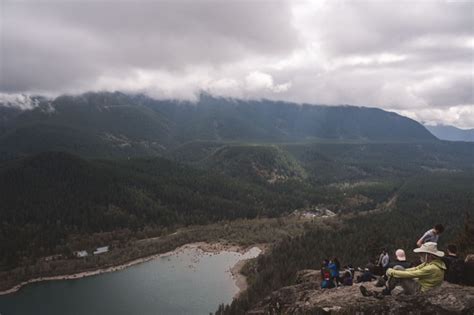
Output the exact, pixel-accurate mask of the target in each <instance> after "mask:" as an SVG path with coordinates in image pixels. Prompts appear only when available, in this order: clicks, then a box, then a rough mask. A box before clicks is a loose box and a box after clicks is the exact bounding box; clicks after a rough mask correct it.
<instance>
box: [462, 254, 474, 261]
mask: <svg viewBox="0 0 474 315" xmlns="http://www.w3.org/2000/svg"><path fill="white" fill-rule="evenodd" d="M464 262H466V263H470V262H474V254H469V255H467V256H466V259H465V260H464Z"/></svg>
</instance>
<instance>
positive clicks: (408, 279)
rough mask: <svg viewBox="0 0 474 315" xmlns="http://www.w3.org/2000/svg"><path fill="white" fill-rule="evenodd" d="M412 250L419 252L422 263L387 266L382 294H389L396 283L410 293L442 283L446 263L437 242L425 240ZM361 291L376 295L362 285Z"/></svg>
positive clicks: (425, 289) (423, 290)
mask: <svg viewBox="0 0 474 315" xmlns="http://www.w3.org/2000/svg"><path fill="white" fill-rule="evenodd" d="M413 251H414V252H415V253H418V254H420V260H421V262H422V264H421V265H419V266H416V267H414V268H408V269H404V268H403V267H400V266H396V267H394V268H389V269H388V270H387V273H386V274H387V276H388V277H389V280H388V282H387V287H386V288H385V289H384V290H383V291H382V293H383V295H389V294H390V292H391V291H392V290H393V289H394V288H395V287H396V286H397V285H400V286H401V287H402V288H403V291H404V293H405V294H410V295H412V294H416V293H419V292H426V291H428V290H430V289H432V288H435V287H437V286H440V285H441V283H443V280H444V272H445V270H446V265H445V264H444V262H443V261H442V260H441V259H440V258H441V257H443V256H444V252H442V251H439V250H438V247H437V244H436V243H434V242H427V243H424V244H423V245H421V247H420V248H415V249H414V250H413ZM361 292H362V294H363V295H371V296H376V297H378V296H377V295H376V294H374V293H373V292H368V291H367V289H365V288H362V287H361Z"/></svg>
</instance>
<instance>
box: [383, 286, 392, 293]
mask: <svg viewBox="0 0 474 315" xmlns="http://www.w3.org/2000/svg"><path fill="white" fill-rule="evenodd" d="M382 294H383V295H391V294H392V293H391V292H390V290H389V289H388V288H385V289H383V290H382Z"/></svg>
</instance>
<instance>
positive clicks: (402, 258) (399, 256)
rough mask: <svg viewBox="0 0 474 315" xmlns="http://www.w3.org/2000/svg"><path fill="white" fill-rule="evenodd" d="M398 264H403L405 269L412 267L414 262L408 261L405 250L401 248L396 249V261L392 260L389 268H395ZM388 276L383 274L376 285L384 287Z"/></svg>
mask: <svg viewBox="0 0 474 315" xmlns="http://www.w3.org/2000/svg"><path fill="white" fill-rule="evenodd" d="M396 266H401V267H403V269H408V268H411V267H412V263H411V262H409V261H407V258H406V255H405V251H404V250H403V249H401V248H399V249H397V250H396V251H395V261H392V262H390V263H389V264H388V268H395V267H396ZM387 280H388V277H387V275H386V274H384V275H383V276H381V277H380V278H379V279H378V281H377V283H376V284H375V286H376V287H383V286H385V283H386V281H387Z"/></svg>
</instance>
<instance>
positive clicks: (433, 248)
mask: <svg viewBox="0 0 474 315" xmlns="http://www.w3.org/2000/svg"><path fill="white" fill-rule="evenodd" d="M413 251H414V252H415V253H427V254H432V255H435V256H438V257H444V252H442V251H440V250H438V244H437V243H435V242H426V243H424V244H423V245H421V247H420V248H415V249H414V250H413Z"/></svg>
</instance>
